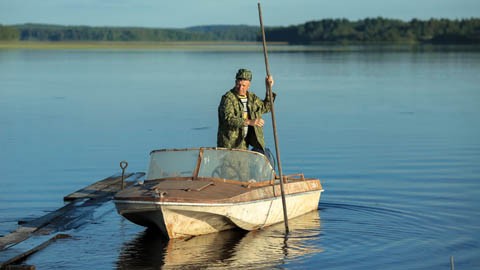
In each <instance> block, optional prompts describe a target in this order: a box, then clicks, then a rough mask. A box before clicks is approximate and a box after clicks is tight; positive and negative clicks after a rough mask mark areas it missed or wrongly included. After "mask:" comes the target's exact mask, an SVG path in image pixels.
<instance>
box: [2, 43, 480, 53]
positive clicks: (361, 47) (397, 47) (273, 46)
mask: <svg viewBox="0 0 480 270" xmlns="http://www.w3.org/2000/svg"><path fill="white" fill-rule="evenodd" d="M2 49H22V50H152V51H157V50H158V51H212V52H236V51H238V52H256V51H258V52H262V43H260V42H253V41H245V42H240V41H232V42H227V41H182V42H178V41H169V42H143V41H142V42H137V41H128V42H120V41H117V42H106V41H74V42H72V41H55V42H52V41H0V50H2ZM268 50H269V51H270V52H341V51H346V52H349V51H423V50H426V51H431V50H433V51H459V50H460V51H480V46H479V45H431V44H408V43H406V44H392V43H370V44H349V45H339V44H316V45H289V44H288V43H287V42H268Z"/></svg>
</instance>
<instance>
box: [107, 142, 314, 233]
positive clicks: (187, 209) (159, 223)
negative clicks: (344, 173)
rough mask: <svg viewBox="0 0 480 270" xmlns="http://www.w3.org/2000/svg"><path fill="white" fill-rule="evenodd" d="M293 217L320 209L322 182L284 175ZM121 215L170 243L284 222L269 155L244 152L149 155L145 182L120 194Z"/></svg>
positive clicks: (168, 151) (117, 199)
mask: <svg viewBox="0 0 480 270" xmlns="http://www.w3.org/2000/svg"><path fill="white" fill-rule="evenodd" d="M283 178H284V180H283V181H284V192H285V201H286V209H287V216H288V218H289V219H290V218H295V217H298V216H300V215H303V214H305V213H308V212H310V211H314V210H317V209H318V203H319V200H320V195H321V193H322V192H323V189H322V185H321V183H320V180H319V179H314V178H305V177H304V176H303V174H295V175H288V176H284V177H283ZM114 202H115V206H116V208H117V211H118V213H119V214H120V215H122V216H124V217H125V218H127V219H128V220H130V221H132V222H134V223H136V224H138V225H141V226H146V227H154V228H158V229H160V231H161V232H162V233H163V234H164V235H165V236H166V237H168V238H184V237H190V236H196V235H202V234H208V233H214V232H218V231H222V230H227V229H232V228H235V227H238V228H241V229H244V230H248V231H251V230H257V229H261V228H263V227H265V226H269V225H272V224H275V223H279V222H282V221H283V217H284V216H283V205H282V198H281V188H280V179H279V177H277V176H276V174H275V171H274V169H273V167H272V166H271V164H270V162H269V160H268V159H267V158H266V156H265V155H263V154H261V153H258V152H253V151H248V150H239V149H225V148H189V149H163V150H155V151H152V152H151V153H150V164H149V168H148V173H147V176H146V179H145V181H144V182H143V183H138V184H136V185H132V186H130V187H128V188H126V189H124V190H122V191H120V192H118V193H117V194H116V195H115V198H114Z"/></svg>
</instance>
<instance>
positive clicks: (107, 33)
mask: <svg viewBox="0 0 480 270" xmlns="http://www.w3.org/2000/svg"><path fill="white" fill-rule="evenodd" d="M2 32H5V35H2ZM257 35H258V27H252V26H242V25H240V26H234V25H231V26H227V25H225V26H197V27H191V28H183V29H167V28H145V27H90V26H62V25H44V24H22V25H15V26H3V27H0V40H20V41H113V42H114V41H123V42H128V41H147V42H159V41H255V40H256V38H257ZM3 36H5V38H2V37H3Z"/></svg>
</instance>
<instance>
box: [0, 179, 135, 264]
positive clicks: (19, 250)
mask: <svg viewBox="0 0 480 270" xmlns="http://www.w3.org/2000/svg"><path fill="white" fill-rule="evenodd" d="M144 175H145V173H143V172H137V173H128V174H125V179H124V180H125V187H127V186H130V185H132V184H133V183H134V182H133V181H137V180H138V179H140V178H141V177H143V176H144ZM121 182H122V179H121V176H118V175H113V176H110V177H107V178H105V179H103V180H100V181H98V182H95V183H94V184H92V185H89V186H87V187H85V188H83V189H80V190H78V191H76V192H74V193H71V194H70V195H68V196H65V198H66V200H67V201H69V203H68V204H66V205H65V206H63V207H61V208H59V209H57V210H56V211H53V212H50V213H48V214H46V215H44V216H42V217H39V218H36V219H33V220H29V221H26V222H22V225H21V226H19V227H18V228H17V229H16V230H15V231H13V232H12V233H10V234H7V235H4V236H2V237H0V269H5V267H7V266H8V265H10V264H12V263H15V262H16V261H18V260H21V259H24V258H25V257H27V256H29V255H30V254H32V253H34V252H36V251H38V250H40V249H42V248H44V247H45V246H47V245H48V244H50V243H51V242H53V241H55V240H56V239H58V238H59V237H64V236H65V235H63V234H61V233H59V232H61V231H66V230H69V229H72V228H77V227H79V226H81V225H83V224H85V223H87V222H85V221H82V219H86V217H88V216H89V215H91V213H92V212H93V211H94V210H95V208H97V207H98V206H100V205H102V204H103V203H105V202H107V201H109V200H110V199H111V198H112V196H113V195H114V194H115V193H116V192H118V191H119V190H120V189H121ZM54 234H55V235H54ZM52 235H53V236H52ZM27 240H28V241H27Z"/></svg>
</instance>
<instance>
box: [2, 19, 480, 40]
mask: <svg viewBox="0 0 480 270" xmlns="http://www.w3.org/2000/svg"><path fill="white" fill-rule="evenodd" d="M266 36H267V40H268V41H278V42H287V43H289V44H325V43H328V44H359V43H410V44H415V43H432V44H480V19H477V18H471V19H462V20H449V19H430V20H417V19H413V20H411V21H408V22H405V21H401V20H395V19H385V18H381V17H378V18H367V19H363V20H358V21H349V20H347V19H323V20H318V21H309V22H306V23H304V24H300V25H292V26H288V27H268V28H267V29H266ZM0 40H7V41H123V42H128V41H142V42H143V41H144V42H162V41H163V42H167V41H260V40H261V37H260V30H259V27H258V26H247V25H212V26H197V27H189V28H181V29H180V28H179V29H175V28H168V29H167V28H144V27H90V26H61V25H42V24H22V25H8V26H7V25H0Z"/></svg>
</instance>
